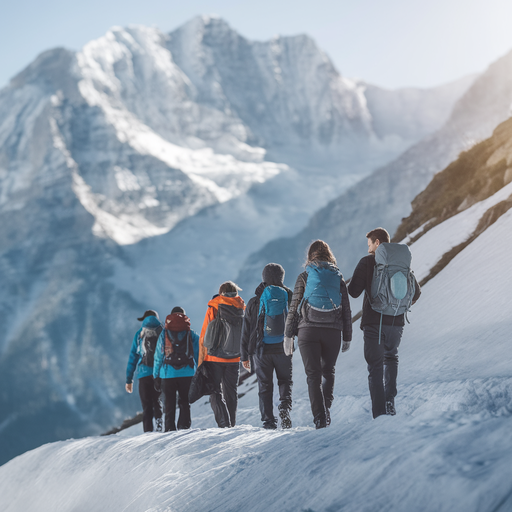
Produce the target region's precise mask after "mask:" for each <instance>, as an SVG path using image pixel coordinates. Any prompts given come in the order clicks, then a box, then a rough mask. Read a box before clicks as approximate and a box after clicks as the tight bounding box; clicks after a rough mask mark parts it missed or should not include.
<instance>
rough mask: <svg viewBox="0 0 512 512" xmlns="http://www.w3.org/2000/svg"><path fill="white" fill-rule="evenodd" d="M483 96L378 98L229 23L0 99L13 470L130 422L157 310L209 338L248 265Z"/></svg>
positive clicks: (23, 76)
mask: <svg viewBox="0 0 512 512" xmlns="http://www.w3.org/2000/svg"><path fill="white" fill-rule="evenodd" d="M467 86H468V79H463V80H461V81H460V82H457V83H455V84H452V85H450V86H448V87H446V88H440V89H437V90H434V91H428V90H427V91H418V92H417V94H416V95H415V98H414V99H407V100H406V99H404V98H405V96H407V97H409V96H408V95H407V94H405V93H404V91H397V92H396V95H394V93H393V92H389V91H388V92H386V93H383V95H382V97H381V96H379V94H378V91H377V89H375V88H372V93H371V94H370V92H368V94H369V95H368V98H367V97H366V92H367V91H370V88H371V87H370V86H368V85H367V84H365V83H364V82H359V81H354V80H350V79H348V78H345V77H342V76H340V74H339V73H338V72H337V70H336V69H335V68H334V66H333V65H332V63H331V62H330V60H329V58H328V57H327V56H326V55H325V54H324V53H323V52H322V51H321V50H320V49H318V48H317V46H316V45H315V43H314V42H313V41H312V40H311V39H310V38H308V37H307V36H294V37H279V38H276V39H274V40H272V41H268V42H253V41H248V40H247V39H245V38H243V37H242V36H240V35H238V34H237V33H236V32H235V31H234V30H233V29H231V28H230V27H229V26H228V25H227V24H226V23H225V22H224V21H222V20H220V19H217V18H213V17H198V18H196V19H194V20H192V21H191V22H190V23H188V24H186V25H185V26H183V27H181V28H179V29H178V30H176V31H174V32H172V33H171V34H163V33H162V32H160V31H159V30H158V29H156V28H148V27H140V26H137V27H128V28H120V27H114V28H113V29H112V30H110V31H109V32H108V33H107V34H106V35H105V36H104V37H101V38H99V39H97V40H95V41H91V42H90V43H88V44H87V45H85V47H84V48H83V49H82V50H80V51H79V52H70V51H67V50H64V49H54V50H49V51H47V52H44V53H42V54H41V55H40V56H39V57H38V58H37V59H36V60H35V61H34V62H33V63H32V64H31V65H30V66H28V67H27V68H26V69H25V70H23V71H22V72H21V73H20V74H19V75H17V76H16V77H14V78H13V79H12V81H11V83H10V84H9V86H8V87H6V88H4V89H2V90H1V91H0V218H1V220H2V222H1V223H0V225H1V227H0V242H1V243H0V247H1V249H0V284H1V285H2V289H3V290H4V291H5V293H3V294H2V296H1V298H0V312H1V317H2V319H5V320H4V332H5V333H6V335H5V336H3V337H2V339H1V340H0V410H2V415H1V417H0V433H1V436H0V463H2V462H4V461H6V460H8V459H10V458H12V457H13V456H15V455H17V454H19V453H21V452H23V451H25V450H28V449H30V448H33V447H35V446H38V445H40V444H42V443H44V442H48V441H53V440H58V439H64V438H68V437H70V436H74V437H78V436H83V435H89V434H96V433H100V432H102V431H104V430H106V429H107V428H108V427H110V426H111V425H112V424H115V423H118V422H119V421H120V420H122V418H123V417H124V416H125V415H127V414H128V413H130V412H131V411H132V408H133V401H132V397H129V396H128V395H126V393H125V392H124V389H123V383H124V371H125V365H126V360H127V357H128V351H129V345H130V342H131V339H132V336H133V334H134V333H135V331H136V330H137V328H138V327H139V324H138V323H137V322H136V320H135V318H136V317H137V316H139V315H140V314H141V312H142V311H143V310H145V309H146V308H147V307H155V308H156V309H158V310H159V311H160V313H161V314H162V315H164V314H166V313H168V312H169V311H170V309H171V308H172V307H173V306H174V305H176V303H178V302H179V303H181V304H182V305H183V306H184V307H185V308H186V309H187V311H188V312H189V314H190V316H191V317H192V319H193V326H194V327H195V328H196V329H199V328H200V325H201V320H202V315H204V310H205V304H206V301H207V299H208V298H210V297H211V295H212V294H213V293H215V291H216V289H217V287H218V285H219V284H220V282H222V281H223V280H225V279H233V278H235V277H236V275H237V274H238V272H239V270H240V267H241V265H242V263H243V261H245V259H246V258H247V257H248V256H249V255H250V254H251V253H252V252H254V251H256V250H257V249H258V248H260V247H261V246H262V245H263V244H265V243H266V242H268V241H269V240H271V239H273V238H275V237H278V236H283V235H286V234H288V233H294V232H297V231H298V230H300V229H301V228H302V227H303V225H304V224H305V223H306V221H307V219H308V218H309V217H310V215H311V214H312V213H313V212H314V211H315V210H317V209H318V208H320V207H322V206H323V205H324V204H325V203H326V201H328V200H330V199H333V198H334V197H336V196H337V195H339V194H340V193H341V192H342V191H343V190H345V189H346V188H347V187H349V186H350V185H352V184H354V183H355V182H357V181H359V180H361V179H362V178H363V177H364V176H366V175H368V174H369V173H370V172H371V171H372V170H373V169H374V168H375V167H376V166H378V165H382V164H384V163H385V162H387V161H389V160H391V159H392V158H394V157H396V156H397V155H398V154H399V153H400V152H401V151H402V150H403V149H405V148H406V147H408V146H409V145H410V144H412V143H414V142H416V141H417V139H418V138H420V137H421V136H423V135H425V134H426V132H427V131H429V130H431V129H434V128H435V127H437V126H440V125H441V124H442V122H443V121H444V119H445V117H446V111H445V107H446V109H448V108H449V106H450V105H451V104H453V102H454V101H455V100H456V99H457V98H458V97H459V96H460V94H462V92H463V90H464V89H465V88H466V87H467ZM376 91H377V92H376ZM370 96H371V98H370ZM433 96H434V97H436V98H438V100H439V101H438V103H436V101H434V100H433V99H432V98H433ZM391 97H393V98H396V99H395V100H394V103H393V102H392V101H391V100H390V98H391ZM384 103H389V104H396V110H394V109H388V110H385V108H384V107H383V104H384ZM434 104H439V105H441V106H439V107H438V108H437V109H431V110H429V109H427V108H426V106H428V105H434ZM379 105H380V107H379ZM427 111H428V112H427ZM432 111H435V114H434V116H432V115H431V112H432ZM411 112H415V113H417V115H415V116H414V117H415V124H414V129H411V130H410V133H409V132H408V131H407V130H406V129H405V128H404V127H405V126H407V124H408V123H409V122H410V119H411V117H412V116H411ZM388 115H389V116H390V117H394V119H395V120H394V121H393V122H386V116H388ZM312 183H313V184H314V186H312ZM249 295H250V290H249V291H248V292H247V295H246V297H247V298H248V297H249Z"/></svg>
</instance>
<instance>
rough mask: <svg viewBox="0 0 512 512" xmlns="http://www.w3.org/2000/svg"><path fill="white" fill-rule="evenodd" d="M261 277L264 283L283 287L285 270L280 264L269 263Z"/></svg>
mask: <svg viewBox="0 0 512 512" xmlns="http://www.w3.org/2000/svg"><path fill="white" fill-rule="evenodd" d="M261 277H262V279H263V282H264V283H267V284H272V285H274V286H283V282H284V268H283V267H282V266H281V265H279V263H268V264H267V265H265V268H264V269H263V272H262V273H261Z"/></svg>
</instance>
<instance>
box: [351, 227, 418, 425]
mask: <svg viewBox="0 0 512 512" xmlns="http://www.w3.org/2000/svg"><path fill="white" fill-rule="evenodd" d="M366 238H367V239H368V253H369V255H368V256H365V257H364V258H362V259H361V260H360V261H359V263H358V264H357V267H356V269H355V270H354V275H353V276H352V279H351V281H350V284H349V285H348V292H349V294H350V295H351V296H352V297H354V298H356V297H359V296H360V295H361V293H362V292H363V291H364V292H365V294H364V300H363V316H362V319H361V329H362V330H363V338H364V357H365V359H366V362H367V363H368V385H369V388H370V396H371V400H372V413H373V417H374V418H376V417H377V416H380V415H382V414H389V415H391V416H393V415H395V414H396V410H395V397H396V394H397V389H396V378H397V374H398V346H399V345H400V341H401V339H402V332H403V329H404V325H405V321H404V320H405V319H404V314H400V315H397V316H392V315H381V313H378V312H377V311H374V310H373V309H372V305H371V303H370V297H371V287H372V278H373V272H374V268H375V251H376V250H377V247H379V245H380V244H382V243H389V242H390V237H389V233H388V232H387V231H386V230H385V229H383V228H376V229H373V230H372V231H370V232H369V233H367V234H366ZM414 286H415V291H414V296H413V298H412V303H413V304H414V303H415V302H416V301H417V300H418V298H419V296H420V294H421V290H420V286H419V284H418V282H417V281H416V278H414Z"/></svg>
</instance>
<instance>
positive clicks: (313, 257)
mask: <svg viewBox="0 0 512 512" xmlns="http://www.w3.org/2000/svg"><path fill="white" fill-rule="evenodd" d="M319 261H327V262H328V263H332V264H333V265H336V258H335V257H334V254H333V253H332V251H331V248H330V247H329V245H328V244H327V243H326V242H324V241H323V240H315V241H314V242H313V243H312V244H311V245H310V246H309V249H308V255H307V258H306V263H305V264H304V266H307V265H316V264H317V262H319Z"/></svg>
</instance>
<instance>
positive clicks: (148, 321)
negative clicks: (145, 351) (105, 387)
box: [126, 316, 162, 384]
mask: <svg viewBox="0 0 512 512" xmlns="http://www.w3.org/2000/svg"><path fill="white" fill-rule="evenodd" d="M158 326H160V327H162V324H161V323H160V320H158V318H157V317H156V316H148V317H146V318H145V319H144V321H143V322H142V327H141V328H140V329H139V330H138V331H137V332H136V333H135V336H134V337H133V342H132V348H131V350H130V356H129V358H128V366H127V367H126V383H127V384H131V383H132V382H133V376H134V374H135V371H137V378H138V379H141V378H142V377H151V376H152V375H153V367H152V366H146V365H145V364H140V360H141V354H140V333H141V331H142V328H143V327H149V328H153V329H154V328H156V327H158Z"/></svg>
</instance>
